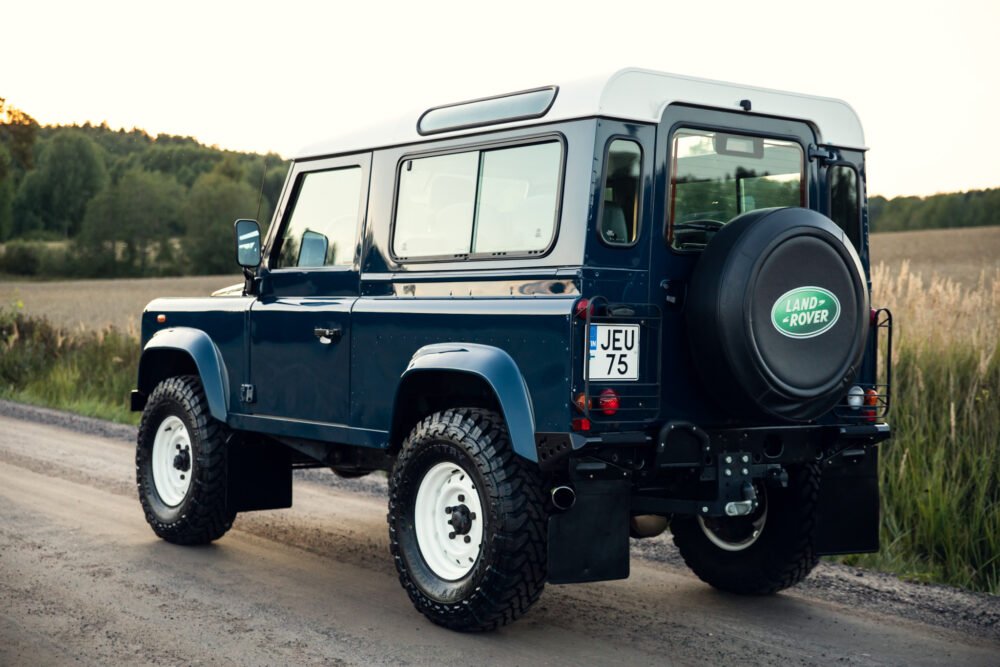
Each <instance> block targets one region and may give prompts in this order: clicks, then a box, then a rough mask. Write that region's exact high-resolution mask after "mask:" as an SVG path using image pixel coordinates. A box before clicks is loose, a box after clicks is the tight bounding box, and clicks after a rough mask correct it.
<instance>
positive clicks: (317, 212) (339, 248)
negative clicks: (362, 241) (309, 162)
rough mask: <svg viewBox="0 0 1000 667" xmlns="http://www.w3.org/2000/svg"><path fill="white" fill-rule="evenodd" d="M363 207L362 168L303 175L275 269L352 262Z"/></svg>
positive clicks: (344, 264) (282, 238) (345, 264)
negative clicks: (359, 216) (359, 215)
mask: <svg viewBox="0 0 1000 667" xmlns="http://www.w3.org/2000/svg"><path fill="white" fill-rule="evenodd" d="M360 206H361V168H360V167H348V168H346V169H334V170H331V171H314V172H309V173H307V174H303V176H302V177H301V181H300V182H299V189H298V194H297V195H296V198H295V204H294V207H293V208H292V212H291V214H290V215H289V218H288V223H287V224H286V225H285V229H284V231H283V232H282V235H281V244H280V246H279V248H278V261H277V264H276V266H275V268H279V269H281V268H287V267H294V266H299V267H307V266H350V265H352V264H353V263H354V253H355V249H356V247H357V239H356V237H357V230H358V214H359V212H360Z"/></svg>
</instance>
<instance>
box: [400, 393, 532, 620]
mask: <svg viewBox="0 0 1000 667" xmlns="http://www.w3.org/2000/svg"><path fill="white" fill-rule="evenodd" d="M442 440H444V441H450V442H452V443H456V444H459V445H460V446H461V447H463V448H464V449H465V450H466V452H467V454H468V455H469V458H470V462H471V463H472V464H474V465H475V466H476V467H477V468H478V471H479V473H480V474H481V475H482V476H483V478H484V479H485V480H486V485H485V488H484V491H485V492H486V493H488V494H489V498H488V499H486V498H484V500H485V502H484V507H483V512H484V513H488V514H492V515H493V516H494V518H496V514H495V512H494V511H493V510H491V509H489V508H500V509H501V511H502V514H503V516H502V520H501V521H500V522H497V523H495V524H494V525H493V526H492V528H491V531H492V532H493V534H494V538H493V539H494V542H495V544H496V545H497V548H496V549H495V557H494V558H493V561H492V562H491V563H488V565H489V567H482V565H483V564H481V563H477V565H476V567H475V568H474V570H473V572H476V571H479V572H480V574H481V576H480V577H479V582H478V584H477V586H476V587H475V590H474V591H473V592H472V593H471V594H470V595H469V596H468V597H466V598H465V599H462V600H460V601H458V602H454V603H442V602H440V601H438V600H435V599H433V598H431V597H430V596H428V595H427V594H425V593H424V592H423V591H422V590H421V589H420V588H419V587H418V586H417V585H416V583H415V582H414V580H413V578H412V576H411V573H410V572H409V570H408V567H407V561H406V558H405V556H404V553H403V547H402V546H401V544H400V534H399V530H400V522H401V521H403V520H405V517H406V515H407V511H408V508H407V507H406V506H405V503H406V498H405V497H404V493H406V491H405V487H406V485H407V483H408V481H407V479H406V476H407V474H408V468H409V465H410V463H411V460H412V459H413V458H414V457H416V456H418V455H419V453H420V451H421V449H422V448H423V447H425V446H427V445H429V444H431V443H433V442H435V441H442ZM410 483H411V484H413V485H414V486H415V485H416V482H415V481H411V482H410ZM542 487H543V484H542V479H541V476H540V474H539V472H538V471H537V470H536V469H534V468H532V467H531V465H530V464H529V463H527V462H525V461H524V460H522V459H521V458H519V457H518V456H517V455H516V454H515V453H514V451H513V448H512V446H511V443H510V438H509V436H508V433H507V429H506V426H505V425H504V422H503V418H502V417H500V415H498V414H497V413H495V412H492V411H489V410H485V409H480V408H455V409H449V410H444V411H441V412H437V413H434V414H432V415H430V416H428V417H426V418H424V419H423V420H422V421H420V422H419V423H418V424H417V425H416V427H415V428H414V429H413V431H411V433H410V435H409V436H408V437H407V439H406V440H405V441H404V443H403V445H402V448H401V450H400V453H399V456H398V458H397V460H396V464H395V466H394V468H393V471H392V473H391V475H390V478H389V513H388V516H387V519H388V523H389V545H390V551H391V553H392V556H393V560H394V561H395V564H396V569H397V571H398V572H399V580H400V583H401V584H402V585H403V588H404V589H405V590H406V592H407V594H408V595H409V596H410V600H411V601H412V602H413V604H414V606H415V607H416V608H417V609H418V610H419V611H420V612H421V613H423V614H424V615H425V616H427V617H428V618H429V619H430V620H431V621H433V622H434V623H436V624H438V625H441V626H444V627H447V628H450V629H453V630H459V631H464V632H482V631H489V630H494V629H496V628H498V627H500V626H503V625H506V624H508V623H511V622H512V621H514V620H515V619H517V618H519V617H520V616H522V615H523V614H524V613H525V612H526V611H528V609H529V608H530V607H531V606H532V605H533V604H534V603H535V602H536V601H537V600H538V598H539V596H540V595H541V594H542V590H543V589H544V587H545V580H546V576H547V569H546V559H547V543H546V525H547V524H546V513H545V499H544V494H543V493H542V491H543V488H542ZM485 545H486V538H485V537H484V552H485ZM416 556H417V557H420V556H419V554H417V555H416ZM480 559H481V560H482V556H480Z"/></svg>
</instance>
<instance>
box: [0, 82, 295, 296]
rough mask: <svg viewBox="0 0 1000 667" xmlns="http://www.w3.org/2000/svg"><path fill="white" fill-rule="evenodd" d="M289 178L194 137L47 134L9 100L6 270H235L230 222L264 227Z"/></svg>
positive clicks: (250, 156)
mask: <svg viewBox="0 0 1000 667" xmlns="http://www.w3.org/2000/svg"><path fill="white" fill-rule="evenodd" d="M287 171H288V163H287V162H285V161H284V160H283V159H282V158H281V157H280V156H278V155H276V154H269V155H258V154H255V153H239V152H234V151H227V150H221V149H219V148H217V147H209V146H204V145H202V144H200V143H199V142H198V141H196V140H195V139H193V138H191V137H178V136H171V135H166V134H160V135H157V136H152V135H150V134H148V133H147V132H145V131H144V130H140V129H133V130H130V131H126V130H112V129H111V128H109V127H108V126H107V124H101V125H93V124H90V123H86V124H83V125H71V126H42V125H39V123H38V122H36V121H35V120H34V119H33V118H32V117H31V116H30V115H28V114H27V113H25V112H23V111H21V110H19V109H17V108H14V107H12V106H10V105H8V104H6V102H5V100H4V99H3V98H0V244H3V253H2V255H0V273H6V274H11V275H21V276H44V277H57V276H58V277H79V278H96V277H102V278H112V277H124V276H128V277H132V276H164V275H183V274H214V273H233V271H234V263H233V257H232V255H233V249H232V248H233V241H232V222H233V220H235V219H236V218H239V217H249V218H258V219H260V220H262V221H264V224H265V226H266V221H268V220H269V219H270V216H271V210H272V208H271V207H272V205H273V203H274V202H276V201H277V198H278V195H279V193H280V191H281V187H282V185H283V183H284V179H285V175H286V173H287Z"/></svg>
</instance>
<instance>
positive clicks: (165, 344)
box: [139, 327, 229, 422]
mask: <svg viewBox="0 0 1000 667" xmlns="http://www.w3.org/2000/svg"><path fill="white" fill-rule="evenodd" d="M191 364H193V366H194V369H193V370H196V371H197V374H198V376H199V378H200V379H201V384H202V386H203V387H204V389H205V397H206V398H207V399H208V410H209V413H210V414H211V415H212V417H213V418H215V419H216V420H218V421H221V422H225V421H226V417H227V416H228V413H229V411H228V407H227V397H228V396H229V380H228V376H227V374H226V365H225V362H224V361H223V360H222V354H221V353H220V352H219V348H218V347H216V345H215V343H214V342H212V339H211V337H210V336H209V335H208V334H207V333H205V332H204V331H202V330H200V329H192V328H190V327H174V328H172V329H163V330H162V331H157V332H156V333H155V334H153V337H152V338H150V340H149V342H148V343H146V347H145V348H143V350H142V358H141V359H140V360H139V391H140V392H141V393H142V394H144V395H145V396H148V395H149V394H150V393H151V392H152V391H153V389H154V388H155V387H156V385H157V384H159V383H160V382H161V381H163V380H164V379H166V378H168V377H171V376H173V375H183V374H187V373H188V372H190V371H191V370H192V369H191Z"/></svg>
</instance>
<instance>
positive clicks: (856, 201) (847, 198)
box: [827, 164, 861, 248]
mask: <svg viewBox="0 0 1000 667" xmlns="http://www.w3.org/2000/svg"><path fill="white" fill-rule="evenodd" d="M827 178H828V179H829V181H830V219H831V220H833V221H834V222H836V223H837V225H839V226H840V228H841V229H843V230H844V231H845V232H847V238H849V239H850V240H851V243H853V244H854V247H855V248H858V247H860V243H859V242H860V239H861V193H860V188H859V187H858V172H857V171H855V170H854V169H853V168H852V167H849V166H847V165H843V164H838V165H834V166H832V167H830V170H829V171H828V172H827Z"/></svg>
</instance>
